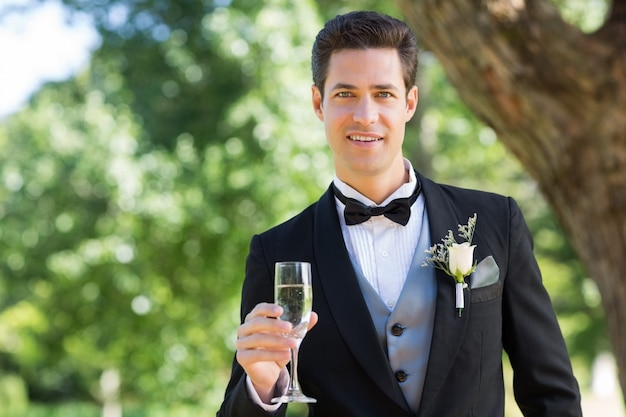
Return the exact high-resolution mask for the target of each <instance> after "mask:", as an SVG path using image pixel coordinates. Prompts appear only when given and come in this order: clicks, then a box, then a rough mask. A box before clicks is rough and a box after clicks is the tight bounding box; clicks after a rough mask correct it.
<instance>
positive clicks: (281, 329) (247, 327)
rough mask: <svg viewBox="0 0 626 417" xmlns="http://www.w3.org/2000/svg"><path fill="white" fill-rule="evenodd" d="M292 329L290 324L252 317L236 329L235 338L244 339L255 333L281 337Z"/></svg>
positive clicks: (272, 319) (273, 319)
mask: <svg viewBox="0 0 626 417" xmlns="http://www.w3.org/2000/svg"><path fill="white" fill-rule="evenodd" d="M291 329H292V325H291V323H289V322H287V321H283V320H276V319H275V318H268V317H254V318H251V319H248V320H247V321H246V322H245V323H243V324H242V325H241V326H239V328H238V329H237V338H242V337H246V336H249V335H253V334H257V333H269V334H275V335H281V336H282V335H283V334H285V333H289V332H290V331H291Z"/></svg>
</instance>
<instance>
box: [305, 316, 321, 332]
mask: <svg viewBox="0 0 626 417" xmlns="http://www.w3.org/2000/svg"><path fill="white" fill-rule="evenodd" d="M318 319H319V317H318V315H317V313H316V312H315V311H312V312H311V317H310V318H309V327H308V330H311V329H312V328H313V326H315V325H316V324H317V321H318ZM308 330H307V331H308Z"/></svg>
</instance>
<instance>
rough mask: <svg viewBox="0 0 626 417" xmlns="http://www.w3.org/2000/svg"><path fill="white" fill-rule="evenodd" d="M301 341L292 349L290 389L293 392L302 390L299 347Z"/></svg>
mask: <svg viewBox="0 0 626 417" xmlns="http://www.w3.org/2000/svg"><path fill="white" fill-rule="evenodd" d="M299 345H300V343H298V344H297V345H296V347H295V348H292V349H291V379H290V381H289V391H291V392H296V393H299V392H300V383H299V382H298V347H299Z"/></svg>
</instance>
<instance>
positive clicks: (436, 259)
mask: <svg viewBox="0 0 626 417" xmlns="http://www.w3.org/2000/svg"><path fill="white" fill-rule="evenodd" d="M476 218H477V216H476V213H474V216H473V217H470V218H469V219H468V220H467V225H459V236H460V237H461V238H463V239H465V242H462V243H458V242H457V241H456V239H455V238H454V234H453V233H452V230H448V234H447V235H446V237H444V238H443V239H442V240H441V242H442V243H437V244H435V245H433V246H431V248H430V249H428V250H427V251H426V253H427V254H428V255H430V256H429V257H428V258H426V261H425V262H424V264H423V266H429V265H430V266H433V267H434V268H437V269H441V270H442V271H443V272H445V273H446V274H448V275H449V276H451V277H452V278H453V279H454V281H455V283H456V285H455V290H456V309H457V310H458V312H459V317H461V312H462V311H463V308H464V307H465V305H464V299H463V289H464V288H467V284H466V283H465V277H467V276H468V275H469V274H471V273H472V272H474V269H476V262H475V261H474V248H475V247H476V245H472V238H473V237H474V229H475V228H476Z"/></svg>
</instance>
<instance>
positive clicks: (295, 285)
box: [272, 262, 317, 403]
mask: <svg viewBox="0 0 626 417" xmlns="http://www.w3.org/2000/svg"><path fill="white" fill-rule="evenodd" d="M275 268H276V269H275V275H274V298H275V302H276V304H278V305H279V306H281V307H282V308H283V315H282V316H280V319H281V320H285V321H288V322H291V324H292V326H293V327H292V330H291V332H289V333H285V334H284V336H285V337H293V338H294V339H296V347H295V348H292V349H291V373H290V375H289V388H288V390H287V392H286V393H285V395H283V396H281V397H276V398H272V402H273V403H287V402H301V403H315V402H317V400H316V399H315V398H311V397H307V396H306V395H304V393H303V392H302V390H301V389H300V382H298V349H299V348H300V343H302V339H303V338H304V335H305V334H306V332H307V329H308V327H309V320H310V317H311V310H312V308H313V289H312V287H311V264H310V263H308V262H276V266H275Z"/></svg>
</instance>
